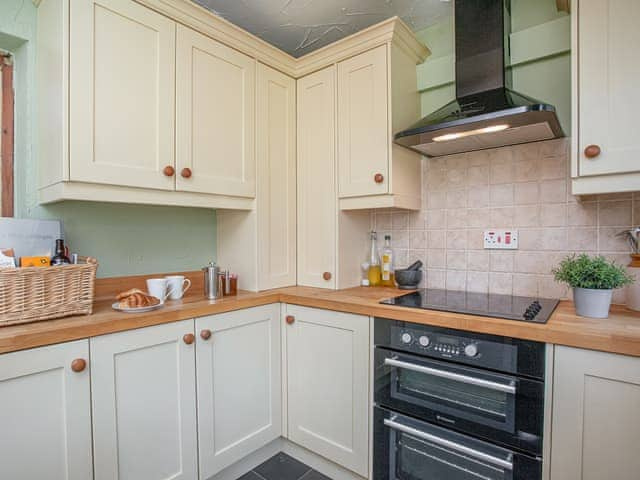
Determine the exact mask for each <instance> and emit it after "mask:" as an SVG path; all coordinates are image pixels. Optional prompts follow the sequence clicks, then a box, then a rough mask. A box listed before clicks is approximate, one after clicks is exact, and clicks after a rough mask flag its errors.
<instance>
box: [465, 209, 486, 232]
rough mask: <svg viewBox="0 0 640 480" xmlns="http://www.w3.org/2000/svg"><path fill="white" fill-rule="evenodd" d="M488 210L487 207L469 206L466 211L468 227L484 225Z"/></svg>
mask: <svg viewBox="0 0 640 480" xmlns="http://www.w3.org/2000/svg"><path fill="white" fill-rule="evenodd" d="M489 214H490V210H489V209H488V208H470V209H469V210H468V212H467V226H468V227H485V226H486V225H487V218H489Z"/></svg>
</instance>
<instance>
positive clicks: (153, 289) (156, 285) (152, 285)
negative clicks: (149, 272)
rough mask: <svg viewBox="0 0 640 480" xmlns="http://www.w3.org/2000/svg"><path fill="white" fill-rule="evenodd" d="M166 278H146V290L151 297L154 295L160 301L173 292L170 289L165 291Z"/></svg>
mask: <svg viewBox="0 0 640 480" xmlns="http://www.w3.org/2000/svg"><path fill="white" fill-rule="evenodd" d="M168 283H169V282H168V280H167V279H166V278H150V279H149V280H147V291H148V292H149V295H151V296H152V297H156V298H157V299H159V300H160V302H161V303H164V301H165V300H166V299H167V297H168V296H169V295H170V294H171V293H173V292H172V290H169V291H168V292H167V285H168Z"/></svg>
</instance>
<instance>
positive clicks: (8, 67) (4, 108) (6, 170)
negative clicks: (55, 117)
mask: <svg viewBox="0 0 640 480" xmlns="http://www.w3.org/2000/svg"><path fill="white" fill-rule="evenodd" d="M7 59H9V57H8V56H4V55H0V70H1V75H0V78H1V79H2V90H1V91H2V99H0V113H1V114H2V121H1V122H0V125H2V131H1V132H0V133H1V134H2V142H1V145H2V150H1V151H0V157H1V158H2V166H1V169H2V180H1V181H2V198H1V200H0V202H1V206H2V208H1V209H0V215H1V216H3V217H13V207H14V205H13V194H14V190H13V188H14V187H13V145H14V124H13V122H14V105H15V97H14V92H13V65H12V64H11V63H9V62H8V61H7Z"/></svg>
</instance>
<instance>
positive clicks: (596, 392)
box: [551, 346, 640, 480]
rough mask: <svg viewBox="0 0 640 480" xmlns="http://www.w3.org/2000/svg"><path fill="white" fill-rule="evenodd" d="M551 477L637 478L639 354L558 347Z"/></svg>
mask: <svg viewBox="0 0 640 480" xmlns="http://www.w3.org/2000/svg"><path fill="white" fill-rule="evenodd" d="M553 385H554V387H553V422H552V437H551V438H552V440H551V480H600V479H603V478H616V479H620V480H632V479H636V478H638V472H639V471H640V457H639V456H638V444H639V443H640V358H635V357H626V356H623V355H615V354H611V353H603V352H594V351H590V350H580V349H576V348H569V347H562V346H556V348H555V361H554V382H553Z"/></svg>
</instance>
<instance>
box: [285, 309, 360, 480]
mask: <svg viewBox="0 0 640 480" xmlns="http://www.w3.org/2000/svg"><path fill="white" fill-rule="evenodd" d="M286 315H288V316H292V317H293V323H290V324H287V325H286V326H285V327H284V328H285V332H286V333H285V339H286V340H285V341H286V376H287V404H288V420H287V423H288V432H287V436H288V438H289V440H291V441H292V442H295V443H297V444H299V445H301V446H303V447H305V448H307V449H309V450H311V451H312V452H315V453H317V454H318V455H321V456H323V457H325V458H327V459H329V460H331V461H333V462H335V463H337V464H338V465H342V466H343V467H345V468H347V469H349V470H352V471H354V472H356V473H357V474H359V475H362V476H363V477H367V475H368V465H369V454H368V450H369V413H370V405H369V318H368V317H364V316H361V315H352V314H347V313H338V312H332V311H328V310H318V309H314V308H306V307H298V306H294V305H286Z"/></svg>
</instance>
